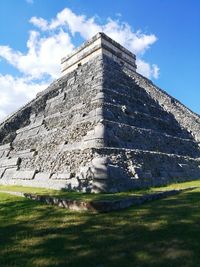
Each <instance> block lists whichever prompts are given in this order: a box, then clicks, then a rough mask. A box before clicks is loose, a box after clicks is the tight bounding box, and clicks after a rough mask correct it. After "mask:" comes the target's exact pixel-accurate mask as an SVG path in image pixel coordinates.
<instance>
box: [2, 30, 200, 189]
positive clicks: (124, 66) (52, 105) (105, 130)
mask: <svg viewBox="0 0 200 267" xmlns="http://www.w3.org/2000/svg"><path fill="white" fill-rule="evenodd" d="M135 60H136V57H135V55H134V54H132V53H131V52H130V51H128V50H127V49H125V48H124V47H122V46H121V45H120V44H118V43H116V42H115V41H113V40H112V39H110V38H109V37H108V36H106V35H105V34H103V33H98V34H97V35H95V36H94V37H93V38H92V39H91V40H90V41H88V42H86V43H85V44H83V45H82V46H81V47H79V48H78V49H76V50H75V51H74V52H73V53H72V54H70V55H69V56H68V57H66V58H64V59H62V62H61V65H62V76H61V78H59V79H58V80H56V81H55V82H53V83H52V84H51V85H50V86H49V87H48V88H47V89H46V90H44V91H43V92H41V93H39V94H38V95H37V97H36V98H35V99H34V100H32V101H31V102H29V103H28V104H26V105H25V106H24V107H22V108H21V109H20V110H19V111H17V112H15V113H14V114H12V115H11V116H9V117H8V118H7V119H5V120H4V121H3V122H2V123H1V124H0V144H1V145H0V184H9V185H13V184H16V185H25V186H38V187H46V188H55V189H61V188H67V189H74V190H78V191H84V192H86V191H87V192H101V191H106V192H117V191H122V190H129V189H132V188H139V187H146V186H154V185H162V184H167V183H171V182H174V181H185V180H191V179H199V178H200V147H199V141H200V117H199V115H197V114H195V113H193V112H192V111H191V110H189V109H188V108H186V107H185V106H184V105H183V104H181V103H180V102H179V101H177V100H176V99H174V98H172V97H171V96H169V95H168V94H167V93H166V92H164V91H163V90H161V89H159V88H158V87H156V86H155V85H154V84H153V83H152V82H151V81H150V80H148V79H146V78H145V77H143V76H141V75H140V74H138V73H137V72H136V64H135Z"/></svg>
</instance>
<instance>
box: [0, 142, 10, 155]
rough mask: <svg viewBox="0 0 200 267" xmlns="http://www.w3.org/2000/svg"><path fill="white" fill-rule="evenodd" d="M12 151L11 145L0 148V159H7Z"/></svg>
mask: <svg viewBox="0 0 200 267" xmlns="http://www.w3.org/2000/svg"><path fill="white" fill-rule="evenodd" d="M11 149H12V145H11V143H8V144H5V145H1V146H0V158H3V157H7V156H8V155H9V153H10V150H11Z"/></svg>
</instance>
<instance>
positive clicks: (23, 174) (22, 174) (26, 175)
mask: <svg viewBox="0 0 200 267" xmlns="http://www.w3.org/2000/svg"><path fill="white" fill-rule="evenodd" d="M35 174H36V170H31V171H28V170H26V171H16V172H15V173H14V174H13V176H12V179H21V180H32V179H33V178H34V176H35Z"/></svg>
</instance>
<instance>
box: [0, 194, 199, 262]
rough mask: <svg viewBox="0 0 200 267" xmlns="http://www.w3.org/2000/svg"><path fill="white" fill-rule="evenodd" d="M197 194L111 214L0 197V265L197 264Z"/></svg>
mask: <svg viewBox="0 0 200 267" xmlns="http://www.w3.org/2000/svg"><path fill="white" fill-rule="evenodd" d="M199 208H200V192H198V191H193V192H185V193H182V194H180V195H177V196H173V197H170V198H168V199H163V200H159V201H154V202H151V203H148V204H146V205H142V206H140V207H132V208H129V209H127V210H123V211H119V212H112V213H109V214H90V213H86V212H82V213H77V212H72V211H67V210H64V209H59V208H56V207H52V206H47V205H42V204H39V203H36V202H33V201H31V200H26V199H22V198H17V197H13V196H9V195H6V194H1V198H0V266H3V267H6V266H9V267H10V266H24V267H26V266H27V267H29V266H34V267H35V266H52V267H53V266H70V267H71V266H72V267H73V266H76V267H79V266H81V267H86V266H87V267H93V266H95V267H108V266H120V267H121V266H154V267H155V266H195V267H196V266H199V265H200V258H199V255H200V245H199V240H200V231H199V230H200V227H199V226H200V210H199Z"/></svg>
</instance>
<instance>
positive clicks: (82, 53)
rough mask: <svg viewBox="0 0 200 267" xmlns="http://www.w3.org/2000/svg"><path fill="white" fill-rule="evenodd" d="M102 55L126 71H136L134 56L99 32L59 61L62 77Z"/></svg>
mask: <svg viewBox="0 0 200 267" xmlns="http://www.w3.org/2000/svg"><path fill="white" fill-rule="evenodd" d="M102 54H103V55H106V56H108V57H110V58H112V59H113V60H114V61H115V62H117V63H119V64H122V65H124V66H125V67H126V68H128V69H130V70H133V71H136V68H137V67H136V63H135V62H136V56H135V55H134V54H133V53H131V52H130V51H129V50H127V49H126V48H124V47H123V46H121V45H120V44H119V43H117V42H115V41H114V40H113V39H111V38H110V37H108V36H107V35H106V34H104V33H102V32H99V33H97V34H96V35H95V36H94V37H93V38H92V39H90V40H89V41H87V42H85V43H84V44H83V45H82V46H80V47H79V48H77V49H75V50H74V51H73V52H72V53H71V54H70V55H68V56H67V57H64V58H63V59H62V60H61V71H62V75H65V74H67V73H69V72H71V71H73V70H75V69H76V68H78V67H80V66H81V65H83V64H85V63H86V62H88V61H89V60H90V59H92V58H94V57H96V56H98V55H102Z"/></svg>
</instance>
